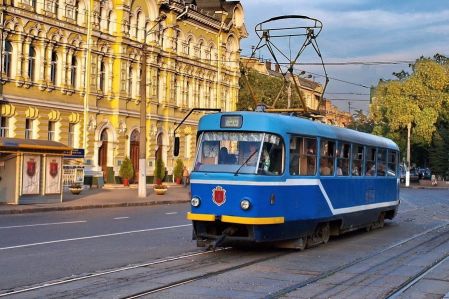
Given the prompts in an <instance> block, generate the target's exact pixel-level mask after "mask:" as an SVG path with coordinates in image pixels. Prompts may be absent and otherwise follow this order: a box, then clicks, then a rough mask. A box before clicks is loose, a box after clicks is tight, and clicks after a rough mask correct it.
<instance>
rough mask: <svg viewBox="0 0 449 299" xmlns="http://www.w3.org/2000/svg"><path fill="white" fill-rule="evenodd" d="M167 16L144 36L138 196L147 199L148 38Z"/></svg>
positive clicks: (159, 19)
mask: <svg viewBox="0 0 449 299" xmlns="http://www.w3.org/2000/svg"><path fill="white" fill-rule="evenodd" d="M166 18H167V15H165V14H161V15H160V16H159V17H158V18H157V19H156V24H154V25H153V27H152V28H151V29H150V30H148V32H146V30H145V34H144V41H143V45H142V59H141V68H140V69H141V75H140V139H139V185H138V196H139V197H147V167H146V166H147V159H146V158H147V157H146V149H147V136H146V135H147V127H146V121H147V94H146V92H147V49H146V38H147V35H148V34H150V33H153V32H154V30H153V29H154V28H155V27H156V26H158V25H159V23H160V22H162V21H163V20H165V19H166Z"/></svg>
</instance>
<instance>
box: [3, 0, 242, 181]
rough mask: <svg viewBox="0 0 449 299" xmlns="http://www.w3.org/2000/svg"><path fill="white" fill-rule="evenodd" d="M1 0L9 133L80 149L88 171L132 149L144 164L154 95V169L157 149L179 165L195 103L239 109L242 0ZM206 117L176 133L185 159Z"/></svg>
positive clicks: (108, 169)
mask: <svg viewBox="0 0 449 299" xmlns="http://www.w3.org/2000/svg"><path fill="white" fill-rule="evenodd" d="M0 2H2V3H0V4H2V7H3V10H1V11H0V13H1V16H0V20H1V24H0V26H1V27H0V30H1V53H2V55H1V78H0V80H1V81H2V84H1V86H2V87H0V88H2V89H1V94H0V96H1V98H0V99H1V121H0V136H1V137H11V138H25V139H44V140H53V141H58V142H62V143H64V144H67V145H69V146H71V147H73V148H82V149H84V150H85V160H84V164H85V167H86V171H103V172H104V173H105V174H106V173H109V174H110V173H113V174H115V175H117V174H118V170H119V167H120V164H121V161H122V160H123V159H124V158H125V157H126V156H128V157H130V158H131V160H132V161H133V165H134V167H135V169H137V167H138V153H139V147H140V144H139V140H140V137H139V136H140V129H139V121H140V118H139V115H140V114H139V111H140V107H141V105H142V104H143V103H146V131H147V136H146V140H147V141H146V143H147V144H146V156H147V163H148V165H147V176H152V175H153V169H154V165H155V159H156V157H161V158H162V159H163V160H164V162H165V165H166V167H167V170H168V171H169V173H171V171H172V168H173V165H174V159H175V158H174V157H173V156H172V150H173V142H174V140H173V139H174V138H173V135H174V129H175V128H176V126H177V124H179V123H180V121H181V120H182V119H183V117H184V116H185V114H186V113H188V111H189V110H190V109H192V108H197V107H201V108H221V109H222V110H223V111H232V110H234V109H235V106H236V102H237V98H238V79H239V76H240V72H239V67H238V66H239V64H238V62H239V57H240V40H241V39H242V38H244V37H245V36H246V35H247V32H246V29H245V25H244V12H243V8H242V6H241V4H240V3H239V2H238V1H232V2H227V1H225V0H215V1H184V0H117V1H111V0H101V1H98V0H0ZM143 51H145V54H146V55H145V56H146V61H143V57H144V55H143V54H144V52H143ZM143 63H145V64H146V67H145V69H146V79H147V80H146V82H145V83H143V84H142V82H141V80H140V78H141V70H142V66H143ZM141 86H145V87H146V99H142V98H141V94H142V93H141V90H140V88H141ZM143 101H145V102H143ZM201 115H202V114H201V113H195V114H194V115H193V116H192V117H191V118H189V119H188V120H187V121H186V123H185V124H184V125H182V126H181V127H180V128H179V129H178V131H177V132H176V133H177V135H178V136H179V137H180V139H181V154H180V158H182V159H183V161H184V163H185V164H187V165H188V166H191V165H192V163H193V159H194V152H195V141H196V126H197V122H198V119H199V117H200V116H201Z"/></svg>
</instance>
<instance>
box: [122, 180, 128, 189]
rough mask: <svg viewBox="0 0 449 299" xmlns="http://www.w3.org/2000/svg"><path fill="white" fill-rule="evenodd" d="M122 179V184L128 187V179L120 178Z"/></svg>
mask: <svg viewBox="0 0 449 299" xmlns="http://www.w3.org/2000/svg"><path fill="white" fill-rule="evenodd" d="M122 181H123V186H125V187H129V179H122Z"/></svg>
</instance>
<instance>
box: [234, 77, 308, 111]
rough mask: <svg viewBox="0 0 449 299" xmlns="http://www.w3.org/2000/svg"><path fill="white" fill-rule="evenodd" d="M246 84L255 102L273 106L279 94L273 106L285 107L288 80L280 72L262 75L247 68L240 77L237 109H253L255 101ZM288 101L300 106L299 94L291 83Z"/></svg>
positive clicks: (294, 105)
mask: <svg viewBox="0 0 449 299" xmlns="http://www.w3.org/2000/svg"><path fill="white" fill-rule="evenodd" d="M248 85H249V86H251V89H252V91H253V92H254V96H255V98H256V101H257V104H258V103H264V104H266V105H268V106H273V104H274V101H275V99H276V98H277V97H278V95H279V97H278V100H277V102H276V104H275V107H274V108H287V104H288V93H287V88H288V85H289V82H288V81H285V80H284V78H283V77H282V76H281V75H280V74H278V75H277V76H274V75H264V74H261V73H259V72H257V71H254V70H249V71H247V73H246V74H242V76H241V77H240V81H239V86H240V91H239V100H238V103H237V110H253V109H254V108H255V105H256V103H255V102H254V99H253V97H252V95H251V91H250V87H249V86H248ZM279 93H280V94H279ZM290 103H291V107H301V103H300V99H299V96H298V94H297V92H296V90H295V88H294V86H293V84H292V86H291V98H290Z"/></svg>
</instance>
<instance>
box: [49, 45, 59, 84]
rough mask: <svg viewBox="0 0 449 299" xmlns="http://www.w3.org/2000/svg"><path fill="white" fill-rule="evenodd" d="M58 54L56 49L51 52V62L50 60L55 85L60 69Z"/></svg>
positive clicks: (52, 79) (51, 75)
mask: <svg viewBox="0 0 449 299" xmlns="http://www.w3.org/2000/svg"><path fill="white" fill-rule="evenodd" d="M57 66H58V55H56V51H52V52H51V62H50V80H51V83H53V85H56V76H57V71H58V67H57Z"/></svg>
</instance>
